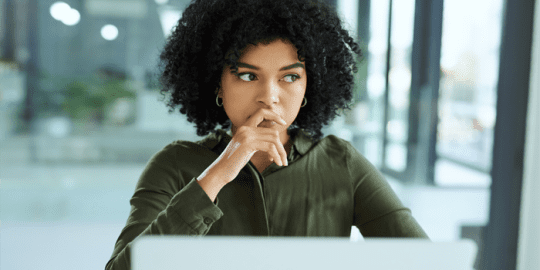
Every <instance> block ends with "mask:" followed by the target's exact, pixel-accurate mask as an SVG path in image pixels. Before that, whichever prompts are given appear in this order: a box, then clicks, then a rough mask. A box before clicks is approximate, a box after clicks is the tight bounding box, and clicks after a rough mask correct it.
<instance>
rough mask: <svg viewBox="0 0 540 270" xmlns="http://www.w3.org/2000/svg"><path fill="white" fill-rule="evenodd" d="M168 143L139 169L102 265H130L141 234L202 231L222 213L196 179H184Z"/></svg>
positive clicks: (107, 267) (188, 233)
mask: <svg viewBox="0 0 540 270" xmlns="http://www.w3.org/2000/svg"><path fill="white" fill-rule="evenodd" d="M176 163H177V158H176V152H175V151H174V150H173V149H172V146H171V145H169V146H168V147H166V148H165V149H163V150H162V151H160V152H159V153H158V154H156V155H155V156H154V157H153V158H152V159H151V160H150V162H149V163H148V165H147V166H146V168H145V170H144V171H143V173H142V175H141V177H140V179H139V181H138V183H137V187H136V189H135V193H134V194H133V197H132V198H131V200H130V204H131V212H130V214H129V217H128V220H127V222H126V226H125V227H124V229H123V230H122V232H121V233H120V236H119V237H118V240H117V241H116V244H115V248H114V252H113V255H112V257H111V259H110V260H109V262H108V263H107V266H106V269H108V270H112V269H115V270H118V269H130V268H131V267H130V264H131V261H130V249H131V245H132V242H133V240H134V239H136V238H137V237H139V236H141V235H164V234H183V235H205V234H206V233H207V232H208V230H209V229H210V227H211V225H212V224H213V222H215V221H216V220H218V219H219V218H221V216H222V215H223V213H222V212H221V210H220V209H219V208H218V207H217V200H216V204H214V203H212V201H211V200H210V198H208V196H207V195H206V193H205V192H204V190H203V189H202V188H201V186H200V185H199V184H198V183H197V180H196V179H195V177H194V178H192V179H184V178H183V177H182V175H181V174H180V172H179V170H178V169H177V167H178V165H177V164H176Z"/></svg>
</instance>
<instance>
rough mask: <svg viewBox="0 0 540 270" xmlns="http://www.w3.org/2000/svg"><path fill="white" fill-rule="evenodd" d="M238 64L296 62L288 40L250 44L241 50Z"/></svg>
mask: <svg viewBox="0 0 540 270" xmlns="http://www.w3.org/2000/svg"><path fill="white" fill-rule="evenodd" d="M238 60H239V61H240V62H252V63H261V64H268V63H272V62H284V61H285V62H290V63H291V64H292V63H296V62H298V53H297V49H296V47H295V46H294V45H293V44H292V43H291V42H289V41H288V40H283V39H276V40H273V41H270V42H268V43H267V42H260V43H257V45H253V44H250V45H248V46H246V48H244V50H242V54H241V55H240V58H239V59H238Z"/></svg>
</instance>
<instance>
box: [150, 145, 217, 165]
mask: <svg viewBox="0 0 540 270" xmlns="http://www.w3.org/2000/svg"><path fill="white" fill-rule="evenodd" d="M201 157H203V158H204V157H210V158H215V153H213V152H212V151H211V150H210V149H208V148H207V147H206V145H204V144H201V143H199V141H197V142H192V141H184V140H177V141H174V142H171V143H169V144H168V145H166V146H165V147H164V148H163V149H161V150H160V151H158V152H157V153H155V154H154V155H153V156H152V158H151V159H150V162H151V163H158V164H160V165H171V166H177V165H178V164H189V163H191V162H196V161H198V160H200V158H201Z"/></svg>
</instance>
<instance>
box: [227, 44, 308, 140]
mask: <svg viewBox="0 0 540 270" xmlns="http://www.w3.org/2000/svg"><path fill="white" fill-rule="evenodd" d="M306 84H307V76H306V70H305V66H304V62H300V61H299V60H298V55H297V53H296V48H295V47H294V46H293V45H292V44H291V43H289V42H287V41H283V40H281V39H277V40H275V41H272V42H271V43H269V44H268V45H264V44H261V43H259V44H258V45H257V46H254V45H248V47H246V49H245V50H244V52H243V54H242V56H241V57H240V59H238V71H237V72H235V73H232V70H231V69H230V67H225V68H224V70H223V74H222V76H221V91H220V94H219V96H220V97H221V98H223V108H224V109H225V112H226V113H227V116H228V117H229V119H230V120H231V122H232V124H233V129H232V130H233V133H234V132H235V131H236V129H237V128H238V127H240V126H242V125H243V124H244V123H245V122H246V121H247V119H248V118H249V117H250V116H251V115H253V114H254V113H255V112H256V111H257V110H259V109H260V108H265V109H269V110H271V111H273V112H275V113H277V114H278V115H279V116H281V118H283V120H285V121H286V122H287V125H286V126H282V125H273V126H271V127H272V128H276V129H278V130H279V131H280V133H281V134H283V135H284V136H286V134H287V127H288V126H290V125H291V123H292V122H293V121H294V119H296V116H297V115H298V112H299V110H300V106H301V104H302V101H303V98H304V94H305V92H306ZM269 127H270V126H269ZM283 132H284V133H283ZM282 138H283V137H282Z"/></svg>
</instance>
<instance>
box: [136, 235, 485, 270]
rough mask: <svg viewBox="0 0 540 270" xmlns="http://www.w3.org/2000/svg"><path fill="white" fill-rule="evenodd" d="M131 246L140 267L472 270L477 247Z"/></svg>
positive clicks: (172, 242) (239, 240) (263, 240)
mask: <svg viewBox="0 0 540 270" xmlns="http://www.w3.org/2000/svg"><path fill="white" fill-rule="evenodd" d="M131 252H132V253H131V263H132V264H131V266H132V269H134V270H150V269H161V270H169V269H203V270H205V269H208V270H210V269H212V270H216V269H235V270H248V269H249V270H253V269H261V270H267V269H268V270H269V269H272V270H275V269H295V270H296V269H310V270H318V269H325V270H326V269H370V270H373V269H376V270H397V269H406V270H408V269H411V270H412V269H414V270H421V269H436V270H471V269H473V264H474V259H475V256H476V252H477V247H476V244H475V243H474V242H473V241H472V240H468V239H465V240H459V241H456V242H430V241H428V240H413V239H403V238H401V239H397V238H392V239H376V240H375V239H373V240H369V239H367V240H365V241H360V242H351V241H350V240H349V239H348V238H311V237H309V238H308V237H302V238H300V237H230V236H205V237H193V236H191V237H190V236H143V237H140V238H138V239H137V240H136V241H135V242H134V243H133V247H132V250H131Z"/></svg>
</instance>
